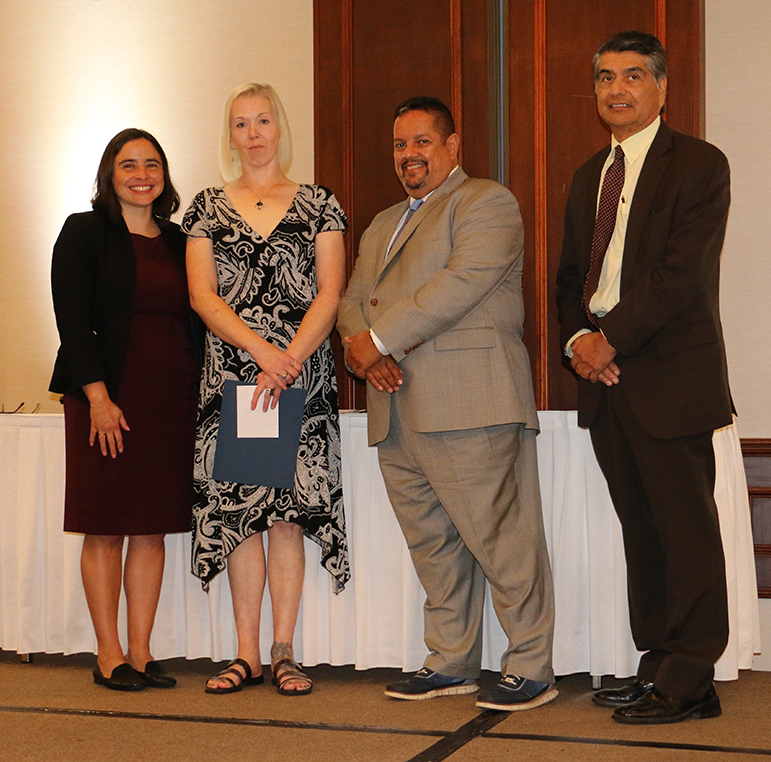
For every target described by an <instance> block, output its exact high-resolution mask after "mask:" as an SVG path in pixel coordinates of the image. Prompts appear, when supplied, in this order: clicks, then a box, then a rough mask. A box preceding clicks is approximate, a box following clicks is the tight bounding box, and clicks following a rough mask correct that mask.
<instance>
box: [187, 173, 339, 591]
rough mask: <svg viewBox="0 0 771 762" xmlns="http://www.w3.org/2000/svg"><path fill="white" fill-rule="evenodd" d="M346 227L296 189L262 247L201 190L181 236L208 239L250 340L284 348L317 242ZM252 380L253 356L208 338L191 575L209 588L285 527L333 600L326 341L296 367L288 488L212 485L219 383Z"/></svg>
mask: <svg viewBox="0 0 771 762" xmlns="http://www.w3.org/2000/svg"><path fill="white" fill-rule="evenodd" d="M346 225H347V223H346V219H345V214H344V212H343V210H342V209H341V208H340V205H339V204H338V203H337V200H336V199H335V197H334V196H333V195H332V193H331V191H329V190H328V189H327V188H324V187H322V186H318V185H301V186H300V189H299V190H298V191H297V195H296V196H295V198H294V201H293V202H292V205H291V207H290V208H289V211H288V212H287V213H286V215H285V216H284V219H283V220H282V221H281V222H280V223H279V224H278V226H277V227H276V229H275V230H274V231H273V232H272V233H271V234H270V236H269V237H268V238H267V240H266V239H263V238H262V237H261V236H260V235H259V234H258V233H256V232H255V231H254V230H252V228H251V227H249V225H248V224H247V222H246V221H245V220H244V219H243V217H241V215H240V214H239V213H238V212H237V211H236V210H235V208H234V207H233V205H232V204H231V202H230V199H228V197H227V195H226V194H225V192H224V190H223V189H222V188H208V189H206V190H204V191H201V192H200V193H199V194H198V195H197V196H196V197H195V199H193V202H192V203H191V204H190V207H189V208H188V210H187V212H185V217H184V220H183V222H182V230H183V231H184V232H185V233H187V234H188V235H189V236H194V237H199V238H200V237H206V238H209V239H211V241H212V245H213V247H214V258H215V261H216V264H217V281H218V286H219V294H220V296H221V297H222V298H223V299H224V300H225V302H226V303H227V304H228V305H229V306H230V307H232V309H233V310H234V311H235V313H236V314H237V315H238V316H239V317H240V318H241V319H242V320H243V321H244V322H245V323H246V324H247V325H248V326H249V327H250V328H251V329H252V330H253V331H256V332H257V333H259V335H260V336H262V338H263V339H265V340H266V341H269V342H270V343H271V344H274V345H275V346H278V347H281V348H283V349H286V347H288V346H289V343H290V342H291V341H292V339H293V337H294V335H295V333H296V332H297V329H298V328H299V326H300V322H301V321H302V319H303V317H304V316H305V313H306V312H307V310H308V308H309V307H310V305H311V302H312V301H313V299H314V297H315V296H316V268H315V238H316V235H317V234H318V233H323V232H326V231H328V230H344V229H345V228H346ZM259 371H260V368H259V367H258V366H257V364H256V363H255V361H254V359H253V358H252V357H251V355H249V354H248V353H247V352H244V351H241V350H239V349H237V348H236V347H234V346H232V345H230V344H227V343H226V342H224V341H223V340H222V339H220V338H218V337H217V336H215V335H214V334H213V333H212V332H211V331H207V334H206V359H205V363H204V372H203V377H202V379H201V390H200V401H199V404H198V431H197V436H196V450H195V466H194V477H193V480H194V489H195V500H194V505H193V556H192V571H193V574H195V575H196V576H198V577H199V578H200V579H201V581H202V583H203V586H204V589H207V588H208V585H209V582H210V581H211V580H212V579H213V578H214V577H215V576H216V575H217V574H219V572H221V571H222V569H223V568H224V567H225V557H226V556H227V555H228V553H230V552H231V551H232V550H233V549H234V548H235V547H236V546H237V545H238V544H239V543H240V542H242V541H243V540H245V539H246V538H247V537H249V536H250V535H252V534H254V533H256V532H262V531H264V530H266V529H267V528H268V527H270V526H271V525H272V524H273V522H274V521H291V522H294V523H296V524H299V525H300V526H302V528H303V531H304V533H305V535H306V536H307V537H310V538H311V539H312V540H314V541H315V542H316V543H318V544H319V545H320V546H321V563H322V565H323V566H324V567H325V568H326V569H327V571H328V572H329V573H330V574H331V575H332V577H333V580H334V585H335V590H336V591H339V590H341V589H342V588H343V586H344V585H345V583H346V581H347V580H348V579H349V577H350V571H349V565H348V549H347V544H346V536H345V517H344V514H343V490H342V474H341V465H340V423H339V420H338V406H337V382H336V380H335V368H334V361H333V357H332V350H331V347H330V344H329V339H326V340H325V341H324V343H323V344H322V345H321V346H320V347H319V348H318V349H317V350H316V351H315V352H314V353H313V355H312V356H311V357H309V358H308V359H307V360H306V361H305V362H304V363H303V366H302V371H301V373H300V376H299V378H298V379H297V381H295V383H294V387H296V388H301V389H305V390H306V392H307V397H306V401H305V414H304V417H303V424H302V433H301V435H300V450H299V453H298V456H297V475H296V477H295V484H294V487H293V488H292V489H278V488H275V487H258V486H252V485H245V484H237V483H234V482H222V481H215V480H213V479H212V478H211V474H212V468H213V466H214V450H215V447H216V443H217V430H218V426H219V415H220V405H221V402H222V389H223V384H224V382H225V381H226V380H227V379H235V380H241V381H249V382H253V383H256V379H257V374H258V373H259Z"/></svg>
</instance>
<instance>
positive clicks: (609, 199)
mask: <svg viewBox="0 0 771 762" xmlns="http://www.w3.org/2000/svg"><path fill="white" fill-rule="evenodd" d="M623 187H624V150H623V149H622V148H621V146H620V145H617V146H616V155H615V157H614V159H613V163H612V164H611V165H610V166H609V167H608V171H607V172H606V173H605V178H604V179H603V181H602V191H601V192H600V204H599V206H598V207H597V219H596V220H595V221H594V235H593V236H592V256H591V259H590V261H589V270H588V271H587V273H586V282H585V283H584V298H583V303H584V310H585V311H586V314H587V316H588V318H589V320H590V321H591V322H592V323H593V324H594V325H597V321H596V319H595V317H594V315H593V314H592V311H591V310H590V309H589V302H590V301H591V300H592V297H593V296H594V294H595V292H596V291H597V286H598V285H599V283H600V273H601V272H602V263H603V262H604V261H605V252H606V251H607V250H608V245H609V244H610V239H611V238H612V237H613V231H614V230H615V228H616V213H617V212H618V200H619V199H620V198H621V190H622V189H623Z"/></svg>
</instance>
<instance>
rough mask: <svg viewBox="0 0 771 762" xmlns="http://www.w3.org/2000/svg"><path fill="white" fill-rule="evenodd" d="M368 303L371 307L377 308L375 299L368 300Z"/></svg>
mask: <svg viewBox="0 0 771 762" xmlns="http://www.w3.org/2000/svg"><path fill="white" fill-rule="evenodd" d="M369 303H370V304H371V305H372V306H373V307H377V299H370V300H369Z"/></svg>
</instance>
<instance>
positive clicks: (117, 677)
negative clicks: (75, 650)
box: [94, 663, 147, 691]
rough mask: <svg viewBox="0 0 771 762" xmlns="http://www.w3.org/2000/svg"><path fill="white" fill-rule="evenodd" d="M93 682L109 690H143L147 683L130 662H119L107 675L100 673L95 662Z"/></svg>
mask: <svg viewBox="0 0 771 762" xmlns="http://www.w3.org/2000/svg"><path fill="white" fill-rule="evenodd" d="M94 682H95V683H96V684H97V685H104V686H105V687H106V688H109V689H110V690H111V691H143V690H144V689H145V688H146V687H147V685H146V683H145V681H144V680H143V679H142V676H141V675H140V674H139V672H137V671H136V670H135V669H134V668H133V667H132V666H131V665H130V664H125V663H124V664H119V665H118V666H117V667H115V669H114V670H113V671H112V674H111V675H110V676H109V677H105V676H104V675H103V674H102V670H101V669H99V665H98V664H97V665H96V666H95V667H94Z"/></svg>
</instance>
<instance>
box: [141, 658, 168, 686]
mask: <svg viewBox="0 0 771 762" xmlns="http://www.w3.org/2000/svg"><path fill="white" fill-rule="evenodd" d="M138 674H139V676H140V677H141V678H142V679H143V680H144V681H145V685H147V687H148V688H173V687H174V686H175V685H176V684H177V680H176V678H174V677H172V676H171V675H170V674H169V673H168V672H167V671H166V670H165V669H164V668H163V667H162V666H161V665H160V664H158V662H157V661H148V662H147V664H145V671H144V672H139V673H138Z"/></svg>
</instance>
